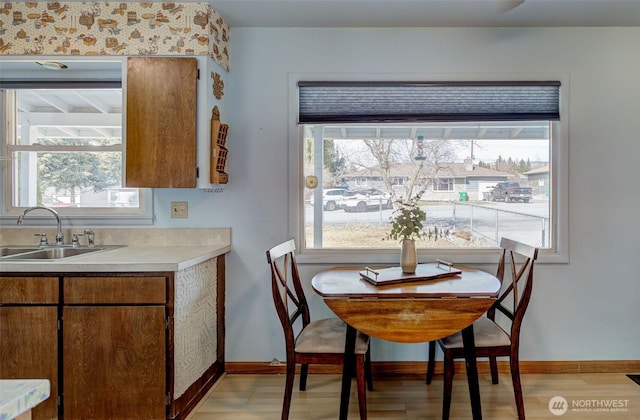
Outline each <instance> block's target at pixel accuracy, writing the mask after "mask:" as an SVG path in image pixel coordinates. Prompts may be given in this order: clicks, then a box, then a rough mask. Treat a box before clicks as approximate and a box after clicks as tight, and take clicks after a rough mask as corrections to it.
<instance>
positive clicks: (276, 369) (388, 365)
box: [225, 360, 640, 376]
mask: <svg viewBox="0 0 640 420" xmlns="http://www.w3.org/2000/svg"><path fill="white" fill-rule="evenodd" d="M285 367H286V366H285V364H284V363H281V364H280V365H275V366H274V365H272V364H271V363H270V362H226V363H225V372H226V373H227V374H245V375H248V374H259V375H284V374H285ZM298 368H299V367H298ZM371 369H372V370H373V374H374V375H379V376H398V375H406V376H415V375H425V374H426V372H427V363H426V362H372V363H371ZM455 370H456V372H458V371H463V370H464V361H456V363H455ZM341 371H342V369H341V367H340V366H334V365H311V366H309V372H310V373H316V374H322V373H325V374H339V373H340V372H341ZM442 372H443V364H442V362H441V361H437V362H436V367H435V373H436V374H439V373H442ZM478 372H479V373H489V362H488V361H484V360H478ZM498 372H500V373H503V374H509V362H508V361H506V360H505V361H498ZM635 372H640V360H563V361H520V373H521V374H527V373H573V374H576V373H625V374H626V373H635Z"/></svg>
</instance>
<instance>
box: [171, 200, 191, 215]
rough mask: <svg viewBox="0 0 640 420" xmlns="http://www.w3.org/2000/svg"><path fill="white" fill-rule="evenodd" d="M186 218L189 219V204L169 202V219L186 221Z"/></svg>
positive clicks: (186, 202)
mask: <svg viewBox="0 0 640 420" xmlns="http://www.w3.org/2000/svg"><path fill="white" fill-rule="evenodd" d="M187 217H189V202H188V201H172V202H171V218H172V219H186V218H187Z"/></svg>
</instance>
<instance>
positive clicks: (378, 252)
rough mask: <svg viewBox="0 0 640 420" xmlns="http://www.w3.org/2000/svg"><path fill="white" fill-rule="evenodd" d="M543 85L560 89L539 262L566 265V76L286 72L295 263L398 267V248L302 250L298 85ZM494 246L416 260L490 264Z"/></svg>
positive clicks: (421, 254)
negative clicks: (549, 239) (547, 222)
mask: <svg viewBox="0 0 640 420" xmlns="http://www.w3.org/2000/svg"><path fill="white" fill-rule="evenodd" d="M470 79H473V80H474V81H483V82H484V81H488V82H491V81H513V82H518V81H521V80H531V81H536V80H539V81H545V80H558V81H560V83H561V86H560V116H561V118H560V121H558V122H557V123H555V124H552V130H551V133H550V136H551V139H552V140H551V146H550V163H549V169H550V172H551V174H552V176H551V180H550V182H551V191H552V193H551V197H550V199H551V203H552V204H551V205H550V209H549V213H550V217H551V220H552V222H551V223H552V227H553V228H552V229H553V230H552V231H553V232H554V240H553V244H554V245H553V247H552V248H548V249H543V250H541V252H540V256H539V262H540V263H568V262H569V179H568V178H569V177H568V166H569V142H570V137H569V106H568V104H569V82H570V79H569V75H568V74H565V73H553V74H543V73H535V74H477V75H471V74H446V75H432V74H418V75H417V74H415V73H414V74H400V73H398V74H393V75H389V74H361V75H360V76H358V77H354V76H353V74H326V73H291V74H290V75H289V80H288V94H289V95H288V101H289V107H288V109H289V116H288V147H289V162H288V164H289V174H290V176H289V179H288V181H289V184H288V187H289V188H288V192H289V214H290V215H291V217H290V218H289V236H290V237H293V238H295V239H296V243H297V244H298V252H297V257H296V258H297V261H298V262H299V263H301V264H389V265H397V264H398V261H399V247H398V250H394V249H390V248H387V249H370V248H364V249H348V248H342V249H313V248H306V247H305V246H304V244H305V232H304V199H303V197H304V188H305V180H304V175H303V165H302V161H303V155H304V147H303V139H304V133H303V131H304V126H303V124H298V121H297V113H298V108H299V103H298V82H300V81H306V80H314V81H318V82H325V81H326V82H338V81H373V80H375V81H391V82H393V81H398V80H403V81H422V80H432V81H443V82H446V81H461V82H463V81H469V80H470ZM498 249H499V248H497V247H496V248H487V249H478V248H475V249H467V248H465V249H462V248H461V249H452V248H447V249H424V248H421V249H419V250H418V259H419V261H432V260H435V258H442V259H447V260H449V261H452V262H454V263H457V264H495V262H496V261H497V260H496V255H497V252H498Z"/></svg>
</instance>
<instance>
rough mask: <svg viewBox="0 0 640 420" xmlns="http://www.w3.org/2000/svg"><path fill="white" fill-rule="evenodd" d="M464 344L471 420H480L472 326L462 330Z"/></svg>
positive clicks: (478, 388)
mask: <svg viewBox="0 0 640 420" xmlns="http://www.w3.org/2000/svg"><path fill="white" fill-rule="evenodd" d="M462 342H463V344H464V359H465V362H466V366H467V381H468V382H469V397H470V398H471V413H472V415H473V420H482V409H481V406H480V386H479V385H478V366H477V365H476V343H475V338H474V336H473V324H471V325H469V326H468V327H466V328H465V329H463V330H462Z"/></svg>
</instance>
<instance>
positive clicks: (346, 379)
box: [340, 324, 356, 420]
mask: <svg viewBox="0 0 640 420" xmlns="http://www.w3.org/2000/svg"><path fill="white" fill-rule="evenodd" d="M355 348H356V329H355V328H353V327H352V326H351V325H349V324H347V335H346V337H345V342H344V363H343V365H342V391H341V393H340V420H347V415H348V414H349V395H350V394H351V378H352V376H353V375H352V374H353V366H354V365H355V363H356V358H355Z"/></svg>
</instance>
